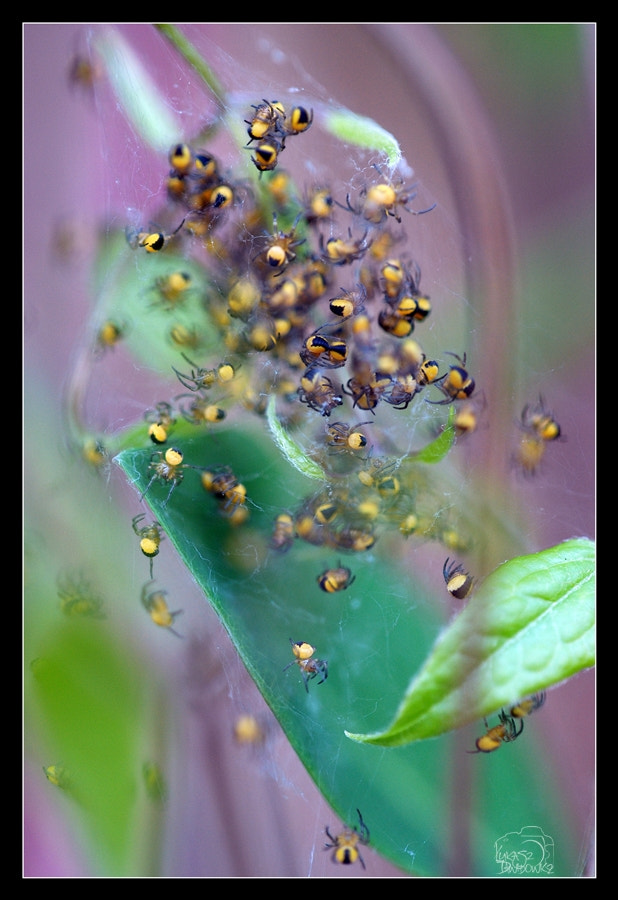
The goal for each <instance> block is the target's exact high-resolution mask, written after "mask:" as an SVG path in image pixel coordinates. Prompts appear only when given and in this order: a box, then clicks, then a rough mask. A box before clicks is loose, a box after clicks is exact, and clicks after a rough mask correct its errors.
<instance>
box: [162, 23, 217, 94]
mask: <svg viewBox="0 0 618 900" xmlns="http://www.w3.org/2000/svg"><path fill="white" fill-rule="evenodd" d="M154 27H155V28H156V29H157V30H158V31H159V32H161V34H162V35H163V36H164V37H166V38H167V40H168V41H169V42H170V44H172V46H173V47H175V48H176V50H178V52H179V53H180V55H181V56H182V57H184V59H186V61H187V62H188V63H189V64H190V65H191V66H193V68H194V69H195V71H196V72H197V73H198V75H200V76H201V77H202V78H203V80H204V81H205V82H206V84H207V85H208V87H209V88H210V90H211V91H212V93H213V94H214V96H215V98H216V100H217V103H218V104H219V106H220V107H221V109H224V107H225V100H226V98H225V89H224V88H223V87H222V86H221V84H220V83H219V81H218V80H217V78H216V77H215V75H214V74H213V72H212V71H211V69H210V67H209V66H208V64H207V63H206V62H205V61H204V59H203V58H202V57H201V56H200V54H199V53H198V51H197V50H196V49H195V47H194V46H193V44H192V43H191V42H190V41H188V40H187V39H186V37H185V36H184V35H183V34H182V33H181V32H180V31H178V29H177V28H176V27H175V26H174V25H170V24H169V23H168V22H155V23H154Z"/></svg>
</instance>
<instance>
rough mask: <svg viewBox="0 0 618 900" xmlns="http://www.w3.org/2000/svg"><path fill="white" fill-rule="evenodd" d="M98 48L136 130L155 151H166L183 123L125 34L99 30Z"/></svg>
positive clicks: (112, 82)
mask: <svg viewBox="0 0 618 900" xmlns="http://www.w3.org/2000/svg"><path fill="white" fill-rule="evenodd" d="M96 47H97V50H98V52H99V53H100V54H101V57H102V59H103V60H104V61H105V67H106V73H107V76H108V77H109V80H110V82H111V84H112V87H113V89H114V91H115V93H116V96H117V97H118V100H119V102H120V104H121V106H122V108H123V109H124V111H125V113H126V115H127V118H128V119H129V121H130V122H131V124H132V126H133V128H134V129H135V131H136V132H137V133H138V134H139V135H141V137H142V138H143V139H144V140H145V141H146V143H147V144H149V145H150V146H151V147H152V148H153V149H154V150H157V151H159V152H162V153H167V152H168V151H169V148H170V147H171V146H172V145H173V144H174V143H176V142H177V141H178V135H179V134H182V125H181V123H180V122H179V121H177V120H176V119H175V118H174V116H173V115H172V114H171V113H170V108H169V105H167V104H166V103H164V102H163V99H162V94H161V91H160V90H159V89H158V88H157V86H156V84H155V83H154V81H153V80H152V79H151V77H150V75H149V74H148V72H147V71H146V69H145V68H144V66H143V65H142V63H141V61H140V59H139V58H138V57H137V56H136V55H135V53H134V52H133V50H132V49H131V47H130V46H129V44H127V42H126V41H125V40H124V38H123V37H122V35H121V34H120V33H119V32H118V31H117V30H116V29H113V28H108V29H105V30H102V31H101V32H98V33H97V40H96Z"/></svg>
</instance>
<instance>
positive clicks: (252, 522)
mask: <svg viewBox="0 0 618 900" xmlns="http://www.w3.org/2000/svg"><path fill="white" fill-rule="evenodd" d="M141 440H142V441H143V443H142V445H141V449H139V448H133V449H127V450H125V451H123V452H122V453H120V454H119V455H118V456H117V457H116V459H115V461H116V463H117V464H118V465H119V466H120V467H121V468H122V469H123V471H124V472H125V474H126V476H127V478H128V479H129V481H130V482H131V483H132V484H133V486H134V487H135V489H136V490H137V491H139V492H140V493H141V492H143V491H144V490H145V489H146V488H147V486H148V484H149V482H150V477H151V470H149V463H150V462H151V457H152V453H153V450H152V445H150V446H148V445H147V442H146V441H144V440H143V429H142V438H141ZM174 444H175V445H176V446H178V447H179V448H180V449H181V450H182V452H183V454H184V460H185V462H186V463H187V464H188V466H196V467H197V469H193V468H187V469H186V470H184V476H183V479H182V481H181V482H180V483H179V484H177V485H176V486H175V487H174V489H173V491H172V493H171V495H170V491H169V485H167V484H163V483H159V482H158V481H155V482H154V483H152V484H151V486H150V487H149V488H148V490H147V493H146V496H145V499H144V502H145V503H147V504H148V505H149V506H150V507H151V509H152V513H153V515H154V517H155V518H156V520H157V521H158V522H159V523H160V524H161V526H162V528H163V530H164V531H165V534H166V536H167V537H168V539H169V540H170V542H171V543H172V544H173V545H174V546H175V548H176V550H177V551H178V553H179V555H180V557H181V559H182V560H183V561H184V563H185V564H186V566H187V569H188V571H189V572H190V573H191V575H192V577H193V578H194V579H195V580H196V582H197V583H198V584H199V585H200V586H201V587H202V589H203V591H204V598H205V601H206V602H208V603H209V604H210V605H211V606H212V608H213V609H214V610H215V611H216V613H217V615H218V617H219V619H220V621H221V622H222V624H223V625H224V627H225V629H226V630H227V632H228V634H229V636H230V639H231V641H232V642H233V644H234V645H235V647H236V648H237V650H238V652H239V654H240V657H241V658H242V660H243V663H244V665H245V666H246V668H247V670H248V672H249V673H250V675H251V677H252V678H253V680H254V681H255V683H256V685H257V687H258V688H259V690H260V692H261V693H262V695H263V697H264V698H265V700H266V702H267V703H268V705H269V706H270V707H271V709H272V711H273V713H274V715H275V716H276V718H277V720H278V721H279V723H280V725H281V727H282V728H283V730H284V732H285V734H286V735H287V737H288V739H289V741H290V743H291V745H292V747H293V748H294V750H295V751H296V752H297V754H298V756H299V757H300V759H301V761H302V763H303V765H304V766H305V768H306V769H307V772H308V773H309V775H310V777H311V778H312V779H313V780H314V781H315V783H316V785H317V787H318V788H319V790H320V791H321V792H322V794H323V795H324V797H325V798H326V800H327V802H328V803H329V804H330V805H331V807H332V808H333V809H334V810H335V811H336V813H337V814H338V815H339V816H340V818H341V821H344V822H347V823H351V824H352V825H353V824H354V823H355V821H357V818H356V809H357V808H359V809H360V810H361V812H362V815H363V818H364V820H365V822H366V823H367V825H368V827H369V828H370V831H371V847H372V848H374V849H375V850H376V851H377V852H379V853H381V854H382V855H383V856H385V857H386V858H387V859H390V860H391V861H392V862H394V863H395V864H396V865H398V866H399V867H401V869H402V870H403V871H406V872H411V873H413V874H417V875H436V874H441V873H443V872H444V871H446V858H447V856H448V853H449V828H450V816H451V813H450V798H449V794H448V781H449V779H448V778H445V774H444V773H445V771H446V769H447V767H448V760H449V754H450V752H452V751H451V748H450V746H449V738H448V737H446V738H440V739H438V742H437V743H436V742H430V741H426V742H420V743H418V744H416V745H414V747H413V748H394V749H390V750H385V749H384V748H383V747H377V746H371V745H369V744H361V743H358V742H355V741H351V740H348V739H347V738H346V736H345V729H346V728H349V727H350V725H351V724H352V722H358V721H359V720H360V721H362V722H363V723H364V724H365V725H366V726H367V730H368V731H370V730H376V728H377V726H378V723H379V722H380V721H384V717H385V713H386V711H387V710H388V709H389V708H394V707H395V705H396V704H397V702H398V701H399V699H400V698H401V697H402V696H403V694H404V692H405V690H406V685H407V681H408V678H409V675H408V673H409V672H410V670H412V671H413V670H414V669H418V668H420V666H421V665H422V664H423V661H424V660H425V659H426V657H427V655H428V654H429V652H430V649H431V646H432V644H433V642H434V641H435V637H436V634H437V633H438V632H439V628H440V625H441V620H440V618H439V615H438V613H437V610H436V605H435V602H432V601H431V598H429V597H428V596H427V595H426V593H425V592H424V590H423V589H422V588H421V586H420V581H419V580H418V579H415V578H411V577H410V571H409V570H408V569H407V568H403V567H399V566H398V565H397V564H396V563H394V562H393V555H392V547H390V549H389V545H388V543H387V547H386V554H385V555H384V556H382V555H381V554H380V551H379V546H380V541H378V543H377V544H376V547H374V548H372V549H371V550H370V551H369V552H362V553H349V554H347V555H346V559H345V563H346V564H347V565H348V566H349V567H350V568H351V570H352V572H353V574H354V575H355V576H356V577H355V580H354V582H353V583H352V584H351V585H350V586H349V587H348V588H347V590H345V591H341V592H340V593H339V594H334V595H333V594H327V593H325V592H324V591H322V590H320V588H319V586H318V583H317V577H318V575H319V574H320V573H321V572H323V571H324V569H325V568H328V567H330V566H332V565H334V564H337V562H338V561H339V556H340V552H339V551H337V555H336V556H333V553H332V551H331V550H329V549H328V548H326V547H323V546H314V545H312V544H308V543H306V542H302V541H299V540H297V541H296V542H295V544H294V546H293V547H292V548H291V550H289V551H288V552H287V553H284V554H280V553H278V552H276V551H274V550H272V549H271V548H270V547H269V539H270V535H271V533H272V528H273V523H274V519H275V516H276V515H277V514H278V513H279V512H281V511H294V510H296V509H297V508H300V507H301V506H302V504H303V502H304V501H303V498H304V497H305V495H306V489H307V480H306V478H305V476H304V475H301V474H300V473H299V472H297V471H296V469H295V468H294V467H292V466H290V465H289V464H288V460H287V458H286V459H284V458H283V457H282V456H280V455H279V454H278V453H276V452H275V453H273V444H272V438H271V436H270V435H269V433H268V431H267V427H265V425H264V423H260V422H259V420H258V424H257V425H256V427H255V428H249V427H247V426H243V428H242V429H239V428H234V429H229V428H225V429H218V428H216V429H204V430H201V429H199V428H195V427H191V426H190V425H189V423H185V422H180V423H179V424H178V428H177V431H175V434H174ZM217 465H227V466H231V468H232V470H233V472H234V474H235V475H236V477H237V478H238V480H239V481H241V482H242V483H243V484H244V485H245V486H246V488H247V496H248V499H249V510H250V516H249V520H248V521H247V522H246V523H245V524H243V525H241V526H237V527H234V526H233V525H232V524H231V522H230V521H229V519H227V518H226V517H225V516H224V515H221V507H220V506H219V504H218V501H217V500H216V499H215V498H214V497H213V496H212V495H210V494H208V493H207V492H206V491H205V490H204V488H203V487H202V485H201V480H200V477H199V469H200V468H202V467H209V468H210V467H213V466H217ZM168 496H169V499H168ZM421 559H422V556H419V557H418V564H419V565H422V562H421ZM290 639H292V640H293V641H308V642H310V643H311V644H312V645H313V646H314V647H315V648H316V657H318V658H320V659H326V660H327V661H328V678H327V679H326V681H324V683H323V684H318V680H319V679H314V680H312V681H310V682H309V684H308V690H305V687H304V684H303V681H302V678H301V673H300V671H299V670H298V668H297V666H296V665H294V664H293V663H294V657H293V655H292V652H291V648H290ZM289 663H292V666H291V667H289V668H288V664H289ZM526 737H527V740H526V741H525V742H524V741H522V742H520V745H523V750H520V746H517V747H515V746H514V749H515V751H516V753H517V759H518V763H517V765H518V766H519V769H520V771H519V774H518V776H517V777H518V782H521V784H522V785H525V787H522V790H521V792H520V793H519V795H518V798H517V802H516V803H515V806H516V807H517V808H518V809H519V804H521V810H522V813H521V814H522V816H523V818H524V819H526V820H527V819H528V817H530V821H536V820H537V815H538V813H537V811H536V810H537V805H538V804H539V803H541V804H542V803H545V804H546V806H547V804H548V801H547V799H546V798H545V799H543V798H544V797H545V793H544V792H545V791H547V790H548V785H547V783H546V782H541V781H540V779H539V778H538V765H537V758H536V757H535V754H534V744H533V735H532V734H531V733H530V732H528V733H527V735H526ZM509 749H511V748H509ZM464 752H465V751H462V753H464ZM528 754H529V755H530V756H529V759H528ZM513 759H514V756H513V755H509V754H506V753H505V754H504V756H503V759H502V760H501V759H500V758H499V759H498V761H497V765H498V770H499V771H502V767H503V766H504V767H505V768H504V773H503V780H502V781H500V778H501V777H502V776H500V775H498V782H494V783H501V784H502V785H503V791H504V792H506V791H507V790H508V785H509V777H510V776H511V773H512V768H508V766H509V761H510V760H513ZM491 762H492V764H493V763H494V760H492V761H491ZM510 766H511V767H512V762H511V763H510ZM403 786H405V791H406V802H405V803H402V802H401V794H402V787H403ZM489 793H491V795H492V796H490V798H489V799H487V800H484V808H483V816H482V825H479V829H480V832H482V833H476V832H475V834H474V836H473V839H474V840H475V841H476V842H477V845H478V847H479V848H480V849H479V859H478V860H477V861H476V862H475V867H476V868H475V871H476V872H479V873H482V874H485V875H487V874H491V873H493V872H495V860H494V858H493V856H492V852H493V842H494V841H495V840H496V838H497V837H499V836H500V835H501V834H502V833H504V831H505V830H508V829H507V828H506V827H505V825H504V821H503V799H502V798H503V793H502V792H501V791H500V790H498V791H497V792H495V797H494V792H493V791H492V792H489ZM549 805H550V806H551V804H549ZM511 811H512V810H511ZM543 821H544V822H546V823H547V830H548V831H550V832H551V834H552V836H553V838H554V840H555V841H556V846H557V847H558V846H560V854H562V853H565V854H566V855H565V856H564V857H561V859H560V860H559V861H558V863H557V867H556V868H557V870H559V871H561V872H562V873H564V872H567V871H568V872H572V867H573V859H574V858H575V856H576V854H574V853H573V855H572V856H570V855H569V854H570V849H571V848H570V844H569V839H568V835H564V834H563V830H564V829H563V823H562V822H561V821H560V820H559V819H557V818H554V819H552V817H551V815H549V816H545V815H544V818H543ZM429 824H430V826H431V827H428V826H429ZM331 826H332V827H335V826H334V823H331Z"/></svg>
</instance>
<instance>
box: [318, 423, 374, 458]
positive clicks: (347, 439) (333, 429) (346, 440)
mask: <svg viewBox="0 0 618 900" xmlns="http://www.w3.org/2000/svg"><path fill="white" fill-rule="evenodd" d="M363 425H371V422H360V423H359V424H358V425H354V426H352V425H348V424H347V423H346V422H333V424H332V425H329V426H328V427H327V429H326V443H327V444H328V446H329V447H332V449H333V451H352V452H354V451H355V450H362V449H363V448H364V447H366V446H367V437H366V435H365V434H363V432H362V431H360V430H359V429H360V428H362V426H363Z"/></svg>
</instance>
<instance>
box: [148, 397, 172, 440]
mask: <svg viewBox="0 0 618 900" xmlns="http://www.w3.org/2000/svg"><path fill="white" fill-rule="evenodd" d="M144 419H145V421H146V422H148V437H149V438H150V440H151V441H152V443H153V444H164V443H165V442H166V441H167V439H168V437H169V434H170V431H171V430H172V428H173V427H174V425H175V424H176V419H175V417H174V413H173V410H172V407H171V406H170V404H169V403H165V402H161V403H157V405H156V406H155V408H154V409H148V410H146V412H145V413H144Z"/></svg>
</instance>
